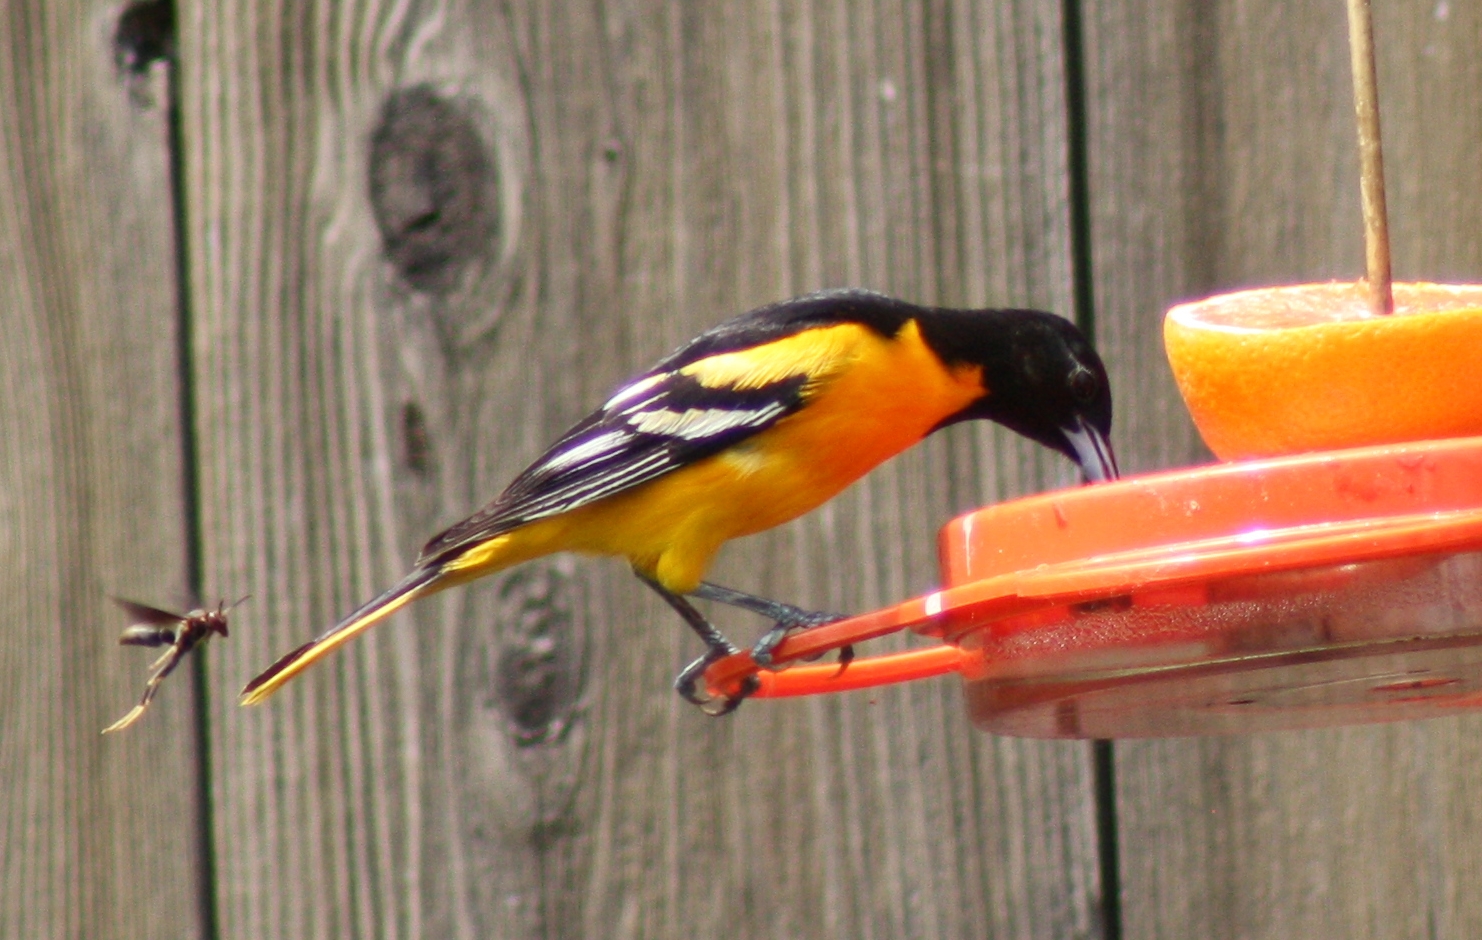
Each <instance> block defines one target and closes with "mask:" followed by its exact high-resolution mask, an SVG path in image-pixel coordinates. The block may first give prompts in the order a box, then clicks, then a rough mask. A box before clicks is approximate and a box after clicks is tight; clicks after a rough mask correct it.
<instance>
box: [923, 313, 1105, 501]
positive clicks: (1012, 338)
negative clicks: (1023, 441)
mask: <svg viewBox="0 0 1482 940" xmlns="http://www.w3.org/2000/svg"><path fill="white" fill-rule="evenodd" d="M920 323H921V328H922V336H923V338H924V339H925V340H926V342H927V343H928V344H929V345H930V346H931V347H932V349H933V350H934V351H935V352H936V353H937V355H938V356H940V357H941V358H942V360H943V361H944V362H946V363H947V364H949V365H954V364H965V365H979V366H982V368H983V385H984V387H985V388H986V389H987V394H985V395H984V396H983V397H982V398H980V399H978V400H977V401H976V402H973V403H972V404H971V405H969V406H968V407H966V408H964V409H963V410H962V411H960V412H958V413H957V414H955V415H952V416H951V417H949V418H948V419H946V420H945V421H943V422H942V426H945V425H948V424H954V423H956V422H958V421H966V420H969V419H972V418H988V419H990V420H993V421H997V422H998V423H999V424H1002V425H1004V426H1005V427H1007V428H1009V429H1010V430H1013V431H1017V432H1018V433H1020V434H1023V435H1024V436H1025V437H1028V438H1030V439H1031V440H1035V441H1038V442H1039V443H1041V444H1043V445H1045V446H1046V447H1050V448H1053V449H1054V450H1058V451H1060V453H1062V454H1064V455H1066V456H1067V457H1069V458H1070V459H1071V460H1074V461H1075V462H1076V463H1077V464H1079V465H1080V468H1081V472H1082V474H1084V476H1085V478H1086V479H1087V480H1088V481H1098V480H1111V479H1115V478H1116V476H1117V460H1116V457H1115V455H1114V454H1113V453H1112V449H1111V440H1110V435H1111V420H1112V400H1111V385H1110V383H1109V382H1108V381H1107V377H1106V367H1105V366H1103V365H1102V364H1101V357H1100V356H1097V355H1096V351H1095V350H1094V349H1092V348H1091V344H1090V343H1089V342H1087V341H1086V337H1085V336H1084V335H1083V334H1082V333H1081V331H1080V330H1078V329H1076V327H1075V325H1074V324H1073V323H1071V322H1070V321H1068V320H1066V319H1064V318H1062V317H1057V316H1055V315H1054V314H1051V313H1044V312H1041V311H1038V310H940V309H939V310H932V311H930V312H929V313H928V315H926V316H923V317H921V318H920Z"/></svg>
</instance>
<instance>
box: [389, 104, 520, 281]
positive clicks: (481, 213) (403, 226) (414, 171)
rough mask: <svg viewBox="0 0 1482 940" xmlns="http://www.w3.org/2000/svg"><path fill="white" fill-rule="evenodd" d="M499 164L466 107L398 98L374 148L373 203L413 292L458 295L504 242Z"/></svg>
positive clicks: (394, 261) (393, 257)
mask: <svg viewBox="0 0 1482 940" xmlns="http://www.w3.org/2000/svg"><path fill="white" fill-rule="evenodd" d="M495 175H496V173H495V169H494V162H493V161H492V160H491V159H490V158H489V155H488V153H487V150H486V148H485V145H484V141H483V138H482V137H481V136H480V135H479V131H478V128H477V127H476V126H475V124H474V121H473V120H472V118H471V117H470V115H469V114H468V112H467V109H466V108H464V107H462V106H460V104H459V103H458V102H455V101H452V100H449V99H448V98H446V97H444V96H442V95H440V94H438V93H437V92H436V91H435V90H434V89H433V88H432V87H430V86H428V85H417V86H414V87H412V88H407V89H402V90H399V91H396V92H393V93H392V94H391V95H390V96H389V97H388V98H387V100H386V103H385V105H383V106H382V108H381V117H380V121H379V123H378V124H377V126H376V129H375V132H374V133H373V134H372V135H371V142H370V181H369V182H370V201H371V207H372V210H373V211H374V213H375V217H376V225H377V226H378V227H379V228H380V231H381V241H382V246H383V249H384V251H385V253H386V257H387V259H388V260H389V261H390V262H391V264H392V265H393V266H394V267H395V268H396V271H397V273H399V274H400V275H401V277H402V278H403V279H404V280H405V281H406V282H407V283H408V284H410V285H411V286H412V287H413V288H415V289H416V290H420V291H425V292H428V293H433V294H445V293H448V292H450V291H451V290H453V289H454V288H455V287H456V286H457V284H458V280H459V274H460V273H461V272H462V270H463V268H464V266H465V265H467V263H468V262H469V261H472V260H474V259H478V258H483V257H487V256H488V255H489V254H490V253H491V251H492V248H493V243H494V240H495V239H496V238H497V237H498V221H497V212H496V211H495V210H496V208H497V206H496V203H497V200H498V196H497V188H496V186H495V185H494V184H495V182H496V180H495Z"/></svg>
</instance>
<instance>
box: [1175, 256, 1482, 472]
mask: <svg viewBox="0 0 1482 940" xmlns="http://www.w3.org/2000/svg"><path fill="white" fill-rule="evenodd" d="M1394 297H1395V312H1394V314H1393V315H1390V316H1378V315H1375V314H1373V313H1371V312H1370V311H1369V308H1368V302H1367V288H1366V286H1365V285H1364V284H1363V283H1362V282H1360V283H1356V284H1355V283H1330V284H1301V285H1296V286H1289V287H1267V288H1261V289H1258V290H1249V291H1241V292H1239V293H1233V294H1223V295H1220V296H1217V297H1210V298H1208V299H1205V300H1200V301H1196V302H1194V303H1187V304H1181V305H1179V306H1177V307H1174V308H1173V309H1172V310H1170V311H1168V316H1167V317H1166V318H1165V319H1164V321H1163V342H1164V346H1165V348H1166V350H1167V353H1168V362H1169V365H1170V366H1172V368H1173V376H1174V379H1175V380H1176V381H1177V382H1178V389H1179V392H1180V393H1181V394H1182V395H1183V397H1184V401H1185V403H1186V404H1187V405H1188V408H1189V412H1190V414H1192V415H1193V418H1194V423H1195V425H1196V426H1197V427H1198V428H1199V433H1200V434H1201V435H1203V437H1204V441H1205V443H1207V444H1208V445H1209V448H1210V450H1212V451H1214V452H1215V454H1216V455H1217V456H1219V457H1220V458H1221V459H1222V460H1242V459H1246V458H1251V457H1269V456H1276V455H1279V454H1293V453H1302V452H1305V451H1314V450H1329V449H1336V448H1344V447H1358V446H1364V445H1368V444H1389V443H1399V442H1403V441H1416V440H1430V439H1434V438H1447V437H1466V436H1471V435H1479V434H1482V284H1463V285H1451V284H1424V283H1418V284H1395V285H1394Z"/></svg>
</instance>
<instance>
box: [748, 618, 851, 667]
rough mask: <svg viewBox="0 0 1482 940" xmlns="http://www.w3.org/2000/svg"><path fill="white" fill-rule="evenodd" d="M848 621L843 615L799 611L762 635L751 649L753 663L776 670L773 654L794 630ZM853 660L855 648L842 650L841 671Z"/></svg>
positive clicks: (840, 653)
mask: <svg viewBox="0 0 1482 940" xmlns="http://www.w3.org/2000/svg"><path fill="white" fill-rule="evenodd" d="M846 619H848V618H847V617H845V616H844V615H843V614H830V613H825V612H823V611H815V610H799V611H798V612H797V613H796V615H793V616H789V617H788V618H787V619H786V620H779V621H777V623H776V625H775V626H773V627H772V629H770V630H768V631H767V632H766V633H763V634H762V636H761V639H759V640H757V641H756V645H755V646H753V647H752V648H751V659H752V662H754V663H756V664H757V666H758V667H760V668H762V669H771V670H775V669H777V668H778V666H777V663H776V661H775V660H774V658H773V654H774V653H775V652H776V651H777V647H778V646H780V645H781V644H782V641H783V640H785V639H787V635H788V634H789V633H792V632H793V631H794V630H805V629H807V628H808V627H821V626H823V625H824V624H826V623H836V622H838V621H840V620H846ZM852 659H854V647H853V646H845V647H842V648H840V650H839V668H840V670H841V671H842V670H843V668H844V667H845V666H847V665H849V661H850V660H852Z"/></svg>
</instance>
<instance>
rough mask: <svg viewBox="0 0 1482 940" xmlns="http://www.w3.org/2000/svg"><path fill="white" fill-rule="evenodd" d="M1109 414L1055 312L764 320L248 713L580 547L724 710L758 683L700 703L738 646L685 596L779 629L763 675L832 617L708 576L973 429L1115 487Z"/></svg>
mask: <svg viewBox="0 0 1482 940" xmlns="http://www.w3.org/2000/svg"><path fill="white" fill-rule="evenodd" d="M1111 413H1112V402H1111V390H1110V387H1109V385H1108V382H1107V377H1106V370H1105V368H1104V367H1103V366H1102V363H1101V360H1100V358H1099V357H1098V356H1097V355H1096V353H1095V351H1094V350H1093V349H1092V348H1091V346H1090V344H1089V343H1088V342H1087V341H1086V339H1085V337H1084V336H1083V335H1082V334H1081V332H1080V331H1079V330H1077V329H1076V327H1075V326H1074V325H1073V324H1071V323H1070V322H1068V321H1066V320H1064V319H1062V318H1061V317H1058V316H1055V315H1054V314H1050V313H1044V312H1041V311H1036V310H953V309H945V308H938V307H920V306H916V305H914V304H910V303H907V302H905V301H901V300H895V299H893V298H890V297H886V296H884V295H881V294H876V293H873V292H869V291H862V290H830V291H823V292H820V293H815V294H809V295H807V296H804V297H798V298H795V299H792V300H786V301H782V302H780V303H775V304H771V305H769V306H766V307H761V308H759V309H756V310H753V311H751V312H749V313H744V314H742V315H740V316H738V317H735V318H733V319H731V320H727V321H726V322H724V323H721V324H720V325H719V326H716V327H715V328H713V329H711V330H708V331H707V332H705V333H701V334H700V335H699V336H697V337H695V338H694V339H693V340H691V341H690V342H688V343H686V344H685V345H684V346H682V347H680V348H679V349H677V350H676V351H674V352H673V353H671V354H670V355H669V356H668V357H667V358H665V359H663V360H662V361H660V362H659V363H658V364H657V365H655V366H654V367H653V368H652V369H650V370H648V371H647V372H645V373H643V374H642V375H639V376H638V377H637V378H635V379H633V380H631V381H629V382H628V383H627V384H625V385H623V386H622V387H620V388H619V389H618V390H617V391H616V392H614V393H613V395H612V396H611V397H610V398H608V400H607V401H606V402H605V403H604V404H603V405H602V407H600V408H598V409H597V410H596V411H595V412H593V413H592V414H591V415H589V416H588V417H587V418H586V419H584V420H583V421H581V422H579V423H578V424H577V425H576V426H575V427H573V428H572V429H571V430H569V431H567V432H566V434H565V435H563V436H562V437H561V439H560V440H558V441H557V442H556V443H555V444H554V445H552V446H551V448H550V449H549V450H547V451H546V452H545V453H544V454H543V455H542V456H541V457H539V458H538V459H537V460H536V461H535V462H534V463H533V464H531V465H530V466H529V467H528V468H526V469H525V470H524V472H522V473H521V474H520V475H519V476H517V477H515V479H514V481H513V482H512V483H510V485H509V487H508V488H507V489H506V490H505V491H504V492H503V493H502V494H500V495H499V497H498V498H496V499H495V500H494V501H493V502H492V503H490V504H488V505H487V506H485V507H484V508H483V509H481V510H479V511H478V512H477V513H475V514H474V515H472V516H470V517H469V518H467V519H465V520H463V521H462V522H459V523H457V524H456V525H454V526H452V527H451V528H449V529H448V530H447V531H445V532H443V533H442V534H440V535H437V536H435V537H434V538H433V539H432V540H431V541H430V542H428V543H427V545H426V546H425V547H424V548H423V549H422V553H421V555H420V556H419V557H418V559H417V561H416V563H415V565H414V566H413V568H412V571H411V573H410V574H408V575H407V576H406V577H405V578H403V579H402V580H401V581H399V582H398V583H397V584H396V585H395V586H393V587H392V588H390V589H389V590H387V591H386V592H385V593H383V594H381V595H380V596H379V597H377V598H375V599H374V600H372V601H370V602H369V603H367V604H365V605H364V606H362V607H360V608H359V609H358V610H356V611H355V612H354V613H352V614H350V615H349V616H348V617H346V618H345V619H344V620H342V621H340V622H339V623H338V624H337V625H335V626H334V627H332V628H330V629H329V630H328V631H326V632H325V633H323V634H321V635H320V636H319V637H317V638H315V639H314V640H312V641H310V642H309V643H306V644H305V645H303V646H301V647H299V648H298V649H296V650H293V651H292V652H290V653H288V654H287V655H285V656H283V657H282V658H281V659H279V660H278V661H277V662H276V663H274V664H273V665H272V666H270V667H269V668H268V669H267V670H266V671H264V672H263V673H262V674H261V675H259V676H258V677H257V678H255V679H253V680H252V681H251V682H250V683H248V685H247V687H246V688H245V689H243V691H242V703H243V704H253V703H256V702H260V701H262V700H263V699H264V698H266V697H267V696H268V695H270V694H272V693H273V692H274V691H276V690H277V689H278V688H279V687H280V686H282V685H283V683H285V682H287V681H288V680H289V679H291V678H293V677H294V676H296V675H298V674H299V673H300V672H302V671H303V670H304V669H306V668H308V667H309V666H310V665H312V664H313V663H315V662H317V661H318V660H319V659H321V658H322V657H323V656H324V655H326V654H327V653H329V652H330V651H332V650H334V649H336V648H337V647H339V646H340V645H341V644H343V643H345V642H346V641H348V640H349V639H351V638H352V637H354V636H356V635H358V634H359V633H361V632H362V631H364V630H366V629H368V628H369V627H371V626H372V625H374V624H375V623H377V622H378V621H380V620H382V619H384V618H385V617H387V616H389V615H391V614H392V613H395V612H396V611H398V610H400V609H401V608H402V607H404V606H406V605H407V604H409V603H411V602H412V601H414V600H417V599H419V598H422V597H426V596H428V595H429V594H432V593H434V592H436V591H441V590H443V589H445V588H449V587H452V586H454V585H457V584H462V583H464V582H467V581H471V580H473V579H474V578H479V577H482V576H484V575H487V574H492V573H494V572H496V571H500V570H502V569H505V568H509V567H511V566H513V565H517V564H520V563H521V562H525V561H529V560H531V559H534V558H539V557H541V556H543V555H548V554H552V553H555V552H564V551H573V552H582V553H587V554H598V555H615V556H620V557H623V558H626V559H627V560H628V562H629V563H630V564H631V565H632V567H633V571H634V573H635V574H637V576H638V577H639V578H640V579H641V580H643V582H644V583H646V584H648V585H649V586H650V587H651V588H653V589H654V590H655V591H657V592H658V593H659V594H660V596H662V597H663V598H664V600H665V601H667V602H668V603H669V605H670V606H671V607H673V608H674V609H675V610H676V611H677V612H678V613H679V614H680V616H681V617H683V618H684V620H685V622H686V623H687V624H688V625H689V626H690V627H691V628H692V629H693V630H694V631H695V632H696V633H697V634H698V635H699V637H700V639H701V640H703V641H704V643H705V646H706V652H705V653H704V655H702V656H701V657H700V658H699V659H697V660H695V661H694V662H693V663H691V664H690V665H689V666H688V667H686V668H685V669H684V670H683V671H682V672H681V673H680V675H679V677H678V678H677V679H676V680H675V688H676V690H677V691H678V692H679V693H680V695H682V696H683V697H684V698H685V699H687V700H689V701H691V702H694V703H695V704H698V705H701V706H702V707H705V708H706V710H707V711H710V712H711V713H712V714H724V713H726V712H729V711H731V710H732V709H734V708H735V707H736V705H737V704H739V703H740V701H741V699H743V698H744V697H745V696H746V695H747V694H749V693H750V691H752V690H753V687H747V688H744V689H742V690H741V692H740V693H739V694H736V695H734V696H731V697H725V698H721V699H720V700H718V701H717V700H714V699H712V698H710V697H708V696H707V695H705V694H702V693H701V692H698V691H697V690H696V684H697V681H698V680H699V678H700V676H701V675H702V674H703V673H704V671H705V668H706V667H707V666H708V665H709V664H711V663H713V662H715V661H717V660H719V659H721V658H723V657H725V656H727V655H730V654H731V653H734V652H737V649H736V647H735V646H734V645H732V644H731V643H730V642H729V641H728V640H727V639H726V638H725V637H724V636H722V635H721V633H720V631H718V630H717V629H716V628H715V627H714V626H712V625H711V624H710V623H709V621H707V620H706V619H705V617H704V616H703V615H702V614H701V613H700V612H699V611H698V610H696V609H695V607H694V606H693V605H692V604H691V603H690V602H689V601H688V600H687V599H686V595H689V596H693V597H699V598H702V599H707V600H713V601H719V602H721V603H727V604H732V605H735V606H739V607H742V608H745V609H747V610H751V611H754V612H756V613H760V614H762V615H764V616H766V617H768V618H770V619H773V620H775V621H776V622H777V623H776V626H775V627H774V628H773V629H772V630H771V631H769V632H768V633H767V634H766V635H765V636H763V638H762V639H761V641H759V642H758V644H757V646H756V647H755V648H754V649H753V656H754V657H755V658H756V660H757V662H758V663H759V664H761V665H768V664H770V661H771V650H772V649H773V648H774V647H775V646H776V645H777V643H778V642H780V641H781V639H782V638H783V636H785V634H786V632H787V631H788V630H790V629H792V628H795V627H798V626H805V625H811V624H813V623H817V622H823V621H826V620H829V619H835V618H833V617H830V616H828V615H820V614H814V613H811V612H808V611H804V610H801V609H799V608H796V607H793V606H791V605H788V604H782V603H778V602H776V601H770V600H767V599H765V598H760V597H756V596H754V595H751V594H746V593H744V592H741V591H735V590H732V589H729V588H724V587H720V586H719V585H714V584H710V583H708V582H706V581H704V580H702V579H703V577H704V574H705V570H706V568H707V567H708V566H709V564H710V561H711V559H712V557H713V556H714V555H715V553H716V551H717V550H718V549H719V548H720V546H721V545H722V544H723V543H725V542H726V541H728V540H729V539H733V538H737V537H739V536H743V535H751V534H754V533H757V532H761V531H763V530H764V529H769V528H771V527H773V526H776V525H780V524H781V523H784V522H787V521H788V520H790V519H794V518H796V517H798V516H801V515H802V514H804V513H806V512H808V511H809V510H811V509H814V508H815V507H817V506H819V505H821V504H822V503H824V502H826V501H827V500H829V499H830V498H832V497H833V496H835V495H836V494H837V493H839V492H840V491H841V490H843V489H844V488H845V487H847V486H848V485H849V484H851V483H853V482H854V481H855V480H857V479H859V478H860V477H862V476H864V474H865V473H867V472H868V471H869V470H870V469H872V468H873V467H875V466H876V465H878V464H880V463H882V462H883V461H885V460H887V459H888V458H890V457H893V456H895V455H896V454H898V453H900V452H901V451H903V450H905V449H906V448H907V447H910V446H911V445H912V444H914V443H916V442H917V441H919V440H921V439H922V438H924V437H926V436H927V435H928V434H930V433H932V432H933V431H936V430H938V429H940V428H944V427H946V426H948V425H951V424H956V423H957V422H960V421H966V420H970V419H974V418H987V419H989V420H992V421H996V422H998V423H999V424H1002V425H1004V426H1006V427H1008V428H1009V429H1011V430H1013V431H1016V432H1018V433H1020V434H1022V435H1024V436H1026V437H1028V438H1030V439H1032V440H1035V441H1038V442H1039V443H1041V444H1043V445H1045V446H1046V447H1049V448H1052V449H1054V450H1057V451H1059V452H1061V453H1063V454H1065V455H1066V456H1067V457H1070V458H1071V459H1072V460H1074V461H1076V463H1078V464H1079V465H1080V467H1081V471H1082V473H1083V475H1084V477H1085V479H1086V480H1087V481H1096V480H1105V479H1109V478H1112V477H1115V476H1116V474H1117V466H1116V459H1115V457H1114V456H1113V454H1112V449H1111V444H1110V442H1109V440H1108V435H1109V433H1110V429H1111ZM753 682H754V678H753Z"/></svg>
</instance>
